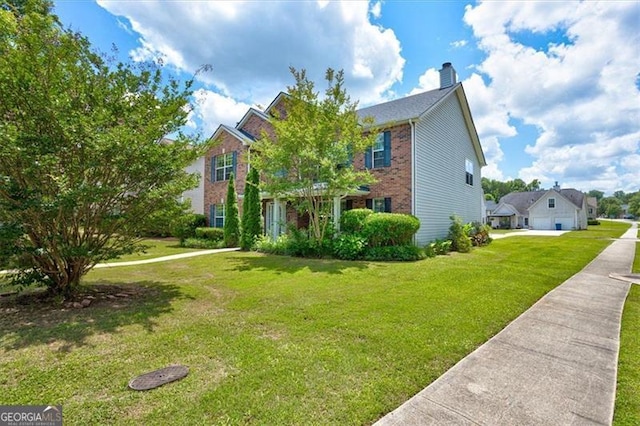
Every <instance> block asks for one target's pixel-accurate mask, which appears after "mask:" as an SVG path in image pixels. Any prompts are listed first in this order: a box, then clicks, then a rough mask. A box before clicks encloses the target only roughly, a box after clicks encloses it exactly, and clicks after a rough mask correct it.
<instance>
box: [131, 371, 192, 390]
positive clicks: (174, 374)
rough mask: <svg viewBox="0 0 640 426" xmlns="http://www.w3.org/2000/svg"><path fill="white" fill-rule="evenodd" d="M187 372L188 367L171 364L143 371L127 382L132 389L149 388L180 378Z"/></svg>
mask: <svg viewBox="0 0 640 426" xmlns="http://www.w3.org/2000/svg"><path fill="white" fill-rule="evenodd" d="M187 374H189V368H188V367H185V366H184V365H171V366H169V367H165V368H161V369H160V370H156V371H152V372H151V373H145V374H143V375H141V376H138V377H136V378H135V379H133V380H131V381H130V382H129V387H130V388H131V389H133V390H139V391H142V390H149V389H153V388H157V387H158V386H162V385H164V384H167V383H171V382H173V381H176V380H180V379H182V378H183V377H185V376H186V375H187Z"/></svg>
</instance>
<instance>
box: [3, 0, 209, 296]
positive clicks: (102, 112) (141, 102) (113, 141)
mask: <svg viewBox="0 0 640 426" xmlns="http://www.w3.org/2000/svg"><path fill="white" fill-rule="evenodd" d="M14 3H15V4H17V5H18V6H19V7H11V3H7V4H5V5H4V7H2V8H0V94H1V95H0V96H1V98H2V101H1V102H0V234H1V235H0V265H2V266H5V267H7V266H11V267H14V268H16V269H17V272H15V273H14V274H12V275H11V278H12V279H13V282H14V283H16V284H21V285H27V284H29V283H33V282H38V283H42V284H45V285H46V286H48V288H49V290H50V291H51V292H52V293H54V294H62V295H65V296H68V295H70V294H71V293H73V291H74V289H76V288H77V287H78V285H79V283H80V279H81V277H82V276H83V275H84V274H86V273H87V272H88V271H89V270H90V269H91V268H92V267H93V266H95V265H96V264H97V263H98V262H102V261H105V260H108V259H113V258H116V257H118V256H120V255H122V254H126V253H132V252H134V251H137V250H140V246H139V244H137V243H138V242H139V238H138V237H137V236H138V235H139V233H140V231H141V230H143V229H145V227H146V226H147V224H146V221H147V220H148V218H149V217H152V216H153V213H154V212H158V211H160V210H163V209H165V207H166V206H168V205H172V204H174V203H175V200H176V198H177V197H179V196H180V194H181V193H182V192H183V191H184V190H186V189H189V188H192V187H195V186H196V183H197V182H196V179H197V178H196V177H195V176H192V175H189V174H187V173H186V172H185V166H187V165H189V164H190V163H191V162H193V161H194V160H195V159H196V158H197V157H198V156H199V155H201V152H202V150H204V149H205V148H206V147H205V146H200V145H197V144H195V145H194V142H196V140H195V139H196V137H186V136H184V135H182V134H180V133H179V129H180V128H181V126H182V125H183V124H184V123H185V122H186V118H187V115H188V113H189V102H188V100H189V96H190V93H191V92H190V87H191V83H192V81H189V82H187V83H186V84H184V85H182V84H180V83H178V82H177V81H176V80H174V79H171V78H169V79H168V80H163V78H164V76H163V75H162V73H161V69H160V66H159V65H156V64H143V65H135V66H134V65H130V64H125V63H117V64H116V63H113V62H112V61H110V60H107V59H104V58H103V57H102V56H100V55H99V54H97V53H95V52H94V51H93V50H92V48H91V46H90V43H89V41H88V40H87V39H86V38H85V37H84V36H82V35H81V34H78V33H74V32H72V31H70V30H68V29H64V28H63V27H62V26H61V24H60V23H59V20H58V19H57V17H56V16H55V15H53V14H52V13H51V4H50V3H49V2H47V1H42V0H27V1H19V2H14ZM176 133H177V134H178V137H176V140H175V141H174V142H173V143H165V142H164V140H163V137H164V136H165V135H169V134H176Z"/></svg>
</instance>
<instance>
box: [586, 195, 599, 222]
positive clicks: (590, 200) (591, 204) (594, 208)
mask: <svg viewBox="0 0 640 426" xmlns="http://www.w3.org/2000/svg"><path fill="white" fill-rule="evenodd" d="M597 217H598V199H597V198H596V197H587V219H588V220H595V219H596V218H597Z"/></svg>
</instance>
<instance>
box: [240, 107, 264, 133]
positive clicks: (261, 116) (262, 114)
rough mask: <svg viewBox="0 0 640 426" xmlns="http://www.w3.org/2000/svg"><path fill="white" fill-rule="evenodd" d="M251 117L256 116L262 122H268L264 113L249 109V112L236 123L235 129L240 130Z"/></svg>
mask: <svg viewBox="0 0 640 426" xmlns="http://www.w3.org/2000/svg"><path fill="white" fill-rule="evenodd" d="M252 115H256V116H258V117H259V118H260V119H262V120H264V121H268V120H269V116H268V115H266V114H265V113H264V112H262V111H258V110H257V109H255V108H249V110H248V111H247V112H246V113H245V114H244V115H243V116H242V118H241V119H240V121H238V124H236V129H241V128H242V127H243V126H244V125H245V124H247V121H249V119H250V118H251V116H252Z"/></svg>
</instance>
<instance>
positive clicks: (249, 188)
mask: <svg viewBox="0 0 640 426" xmlns="http://www.w3.org/2000/svg"><path fill="white" fill-rule="evenodd" d="M259 185H260V174H259V173H258V169H256V168H255V167H252V168H251V170H250V171H249V175H248V176H247V182H246V186H245V190H244V199H243V200H242V234H241V238H240V247H241V248H242V250H250V249H251V247H253V245H254V243H255V242H256V239H257V238H258V237H259V236H260V234H262V220H261V214H260V213H261V210H262V208H261V206H260V189H259Z"/></svg>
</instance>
